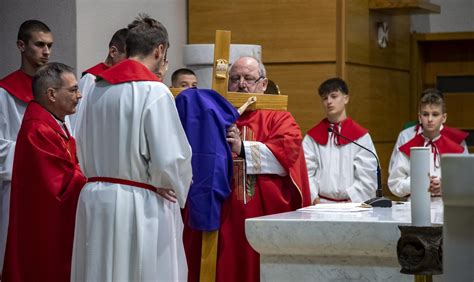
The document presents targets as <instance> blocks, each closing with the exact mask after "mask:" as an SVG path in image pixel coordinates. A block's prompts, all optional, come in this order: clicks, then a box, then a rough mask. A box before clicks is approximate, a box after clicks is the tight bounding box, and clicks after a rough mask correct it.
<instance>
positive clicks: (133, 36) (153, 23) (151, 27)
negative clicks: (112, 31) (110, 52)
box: [126, 14, 170, 57]
mask: <svg viewBox="0 0 474 282" xmlns="http://www.w3.org/2000/svg"><path fill="white" fill-rule="evenodd" d="M126 45H127V47H126V49H127V55H128V56H129V57H133V56H140V55H141V56H147V55H149V54H150V53H151V52H153V50H154V49H155V48H156V46H159V45H163V46H164V47H165V49H167V48H168V47H169V45H170V44H169V40H168V31H167V30H166V27H165V26H164V25H163V24H162V23H160V22H159V21H157V20H155V19H152V18H150V17H149V16H148V15H146V14H140V15H139V16H138V17H137V19H136V20H134V21H133V22H132V23H131V24H129V25H128V35H127V40H126Z"/></svg>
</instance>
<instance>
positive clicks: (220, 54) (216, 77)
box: [171, 30, 288, 111]
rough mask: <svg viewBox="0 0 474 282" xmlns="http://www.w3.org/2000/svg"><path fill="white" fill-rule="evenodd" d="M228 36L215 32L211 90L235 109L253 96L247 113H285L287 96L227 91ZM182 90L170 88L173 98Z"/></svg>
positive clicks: (224, 31) (223, 32)
mask: <svg viewBox="0 0 474 282" xmlns="http://www.w3.org/2000/svg"><path fill="white" fill-rule="evenodd" d="M230 34H231V33H230V31H227V30H216V39H215V45H214V62H213V64H214V65H213V70H212V89H213V90H215V91H216V92H218V93H219V94H221V95H222V96H224V97H225V98H226V100H227V101H229V102H230V103H231V104H232V105H233V106H234V107H236V108H239V107H240V106H242V105H243V104H244V103H245V102H247V100H248V99H249V98H250V97H252V96H254V97H256V98H257V101H256V102H255V103H253V104H251V105H250V106H249V107H248V108H247V111H248V110H257V109H266V110H285V111H286V110H287V109H288V96H286V95H271V94H261V93H240V92H229V91H228V90H227V87H228V82H229V55H230ZM183 90H184V89H183V88H171V92H172V93H173V95H174V96H176V95H178V94H179V93H180V92H181V91H183Z"/></svg>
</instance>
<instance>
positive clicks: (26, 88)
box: [0, 70, 33, 103]
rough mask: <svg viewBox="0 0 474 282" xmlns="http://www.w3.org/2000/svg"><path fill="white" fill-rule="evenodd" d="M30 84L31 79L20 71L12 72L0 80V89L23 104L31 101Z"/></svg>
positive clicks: (31, 82)
mask: <svg viewBox="0 0 474 282" xmlns="http://www.w3.org/2000/svg"><path fill="white" fill-rule="evenodd" d="M32 84H33V78H32V77H31V76H29V75H27V74H26V73H24V72H23V71H21V70H17V71H15V72H12V73H11V74H9V75H8V76H6V77H4V78H3V79H2V80H0V87H2V88H3V89H5V90H7V91H8V93H10V95H12V96H13V97H16V98H17V99H20V100H21V101H23V102H25V103H28V102H30V101H31V100H33V90H32Z"/></svg>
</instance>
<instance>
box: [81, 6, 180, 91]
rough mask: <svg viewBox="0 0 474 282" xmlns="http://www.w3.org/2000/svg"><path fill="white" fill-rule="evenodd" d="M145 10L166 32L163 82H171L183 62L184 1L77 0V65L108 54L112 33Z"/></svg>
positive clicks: (88, 64)
mask: <svg viewBox="0 0 474 282" xmlns="http://www.w3.org/2000/svg"><path fill="white" fill-rule="evenodd" d="M139 13H147V14H148V15H149V16H151V17H152V18H155V19H157V20H158V21H160V22H161V23H163V24H164V25H165V26H166V28H167V30H168V34H169V38H170V44H171V47H170V49H169V51H168V61H169V69H168V73H167V75H166V76H165V83H166V84H167V85H169V84H170V82H169V81H170V77H171V73H172V72H173V70H175V69H177V68H180V67H182V65H183V45H184V44H186V42H187V25H186V22H187V17H186V14H187V12H186V0H155V1H150V0H134V1H126V0H101V1H98V0H77V42H78V46H79V48H78V52H77V66H78V70H80V71H82V70H85V69H87V68H89V67H91V66H93V65H95V64H97V63H98V62H100V61H103V60H104V59H105V57H106V55H107V50H108V44H109V41H110V38H111V37H112V35H113V33H114V32H115V31H116V30H118V29H120V28H123V27H127V25H128V24H129V23H130V22H132V21H133V20H134V19H135V17H137V16H138V14H139Z"/></svg>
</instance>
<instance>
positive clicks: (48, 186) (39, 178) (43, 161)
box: [2, 63, 86, 282]
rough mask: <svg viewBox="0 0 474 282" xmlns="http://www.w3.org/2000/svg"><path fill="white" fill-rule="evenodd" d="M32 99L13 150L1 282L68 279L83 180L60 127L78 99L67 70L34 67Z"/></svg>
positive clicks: (71, 142)
mask: <svg viewBox="0 0 474 282" xmlns="http://www.w3.org/2000/svg"><path fill="white" fill-rule="evenodd" d="M33 95H34V101H32V102H30V103H29V105H28V107H27V109H26V112H25V116H24V118H23V122H22V125H21V128H20V131H19V133H18V138H17V143H16V148H15V158H14V164H13V177H12V191H11V205H10V226H9V229H8V237H7V247H6V253H5V264H4V269H3V277H2V281H7V282H8V281H18V282H20V281H21V282H25V281H26V282H27V281H69V280H70V270H71V256H72V242H73V237H74V223H75V215H76V205H77V200H78V198H79V192H80V190H81V188H82V186H83V185H84V184H85V182H86V178H85V177H84V175H83V174H82V172H81V170H80V168H79V164H78V162H77V158H76V143H75V141H74V138H72V137H71V136H70V135H69V132H68V130H67V128H66V126H65V125H64V118H65V116H66V115H69V114H72V113H74V112H75V109H76V105H77V102H78V100H79V99H80V98H81V94H80V92H79V90H78V86H77V80H76V78H75V75H74V73H73V69H72V68H70V67H68V66H66V65H64V64H60V63H51V64H48V65H46V66H44V67H42V68H40V69H39V70H38V72H37V73H36V75H35V76H34V77H33Z"/></svg>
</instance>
